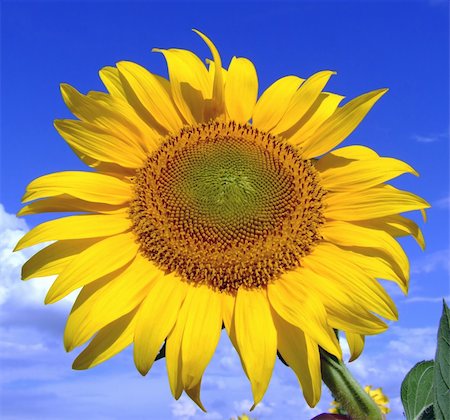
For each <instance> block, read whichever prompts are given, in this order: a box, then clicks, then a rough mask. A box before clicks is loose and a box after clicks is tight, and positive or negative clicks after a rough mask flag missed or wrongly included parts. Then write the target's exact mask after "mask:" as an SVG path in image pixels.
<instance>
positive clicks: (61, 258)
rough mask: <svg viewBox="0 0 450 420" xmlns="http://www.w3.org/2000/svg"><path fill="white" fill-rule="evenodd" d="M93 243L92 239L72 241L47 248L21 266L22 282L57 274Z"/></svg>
mask: <svg viewBox="0 0 450 420" xmlns="http://www.w3.org/2000/svg"><path fill="white" fill-rule="evenodd" d="M95 242H96V240H93V239H74V240H68V241H58V242H55V243H54V244H51V245H49V246H47V247H46V248H44V249H42V250H40V251H39V252H38V253H36V254H34V255H33V256H32V257H31V258H30V259H29V260H28V261H27V262H26V263H25V264H24V265H23V266H22V280H28V279H30V278H32V277H45V276H51V275H54V274H59V273H60V272H61V271H63V270H64V268H65V267H67V265H68V264H69V262H70V261H71V260H72V259H73V258H74V257H75V256H76V255H77V254H79V253H80V252H82V251H84V250H85V249H86V248H88V247H90V246H91V245H93V244H94V243H95Z"/></svg>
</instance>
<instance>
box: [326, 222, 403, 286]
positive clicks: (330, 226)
mask: <svg viewBox="0 0 450 420" xmlns="http://www.w3.org/2000/svg"><path fill="white" fill-rule="evenodd" d="M321 233H322V236H323V238H324V239H325V240H327V241H329V242H331V243H333V244H337V245H341V246H347V247H363V248H371V249H376V250H378V251H379V252H381V253H382V254H386V255H387V256H388V258H389V257H390V259H391V260H393V261H396V262H397V264H398V265H399V267H400V268H401V270H402V273H403V277H408V273H409V261H408V257H407V256H406V254H405V251H403V249H402V247H401V246H400V245H399V244H398V242H397V241H396V240H395V239H394V238H392V236H391V235H389V234H388V233H386V232H385V231H382V230H378V229H370V228H367V227H364V226H358V225H355V224H353V223H346V222H341V221H336V220H335V221H330V222H327V223H326V224H325V225H324V226H323V229H322V230H321Z"/></svg>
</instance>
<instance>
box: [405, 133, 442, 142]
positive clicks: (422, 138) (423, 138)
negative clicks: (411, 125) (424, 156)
mask: <svg viewBox="0 0 450 420" xmlns="http://www.w3.org/2000/svg"><path fill="white" fill-rule="evenodd" d="M447 137H448V133H438V134H428V135H421V134H415V135H414V136H413V139H414V140H415V141H417V142H418V143H436V142H437V141H440V140H442V139H445V138H447Z"/></svg>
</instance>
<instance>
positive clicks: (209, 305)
mask: <svg viewBox="0 0 450 420" xmlns="http://www.w3.org/2000/svg"><path fill="white" fill-rule="evenodd" d="M183 305H187V306H189V309H188V312H187V317H186V324H185V327H184V333H183V342H182V346H181V358H182V363H183V370H182V383H183V387H184V388H185V389H190V388H193V387H194V386H195V385H197V384H198V383H199V382H200V380H201V378H202V376H203V372H204V371H205V369H206V366H207V365H208V363H209V362H210V360H211V358H212V356H213V354H214V352H215V350H216V347H217V343H218V342H219V338H220V331H221V329H222V307H221V297H220V294H219V293H218V292H215V291H213V290H211V289H210V288H209V287H207V286H199V287H190V288H189V291H188V294H187V296H186V301H185V302H184V304H183Z"/></svg>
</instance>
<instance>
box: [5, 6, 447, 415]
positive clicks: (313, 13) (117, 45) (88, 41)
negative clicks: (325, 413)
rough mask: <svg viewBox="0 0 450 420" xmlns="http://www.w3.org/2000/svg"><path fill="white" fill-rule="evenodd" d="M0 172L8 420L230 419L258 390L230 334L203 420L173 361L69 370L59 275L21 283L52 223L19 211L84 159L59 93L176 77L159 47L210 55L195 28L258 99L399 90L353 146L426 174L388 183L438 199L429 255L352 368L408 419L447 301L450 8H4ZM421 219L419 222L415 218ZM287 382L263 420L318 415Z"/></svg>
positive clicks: (210, 380)
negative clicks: (54, 294) (33, 235)
mask: <svg viewBox="0 0 450 420" xmlns="http://www.w3.org/2000/svg"><path fill="white" fill-rule="evenodd" d="M1 8H2V9H1V12H2V13H1V19H2V22H1V27H2V34H1V35H2V46H1V47H2V48H1V50H2V52H1V54H2V57H1V58H2V67H1V76H2V79H1V83H2V86H1V87H2V114H1V130H2V133H1V134H2V150H1V152H2V155H1V158H2V161H1V190H0V191H1V194H0V204H1V205H2V208H1V211H0V229H1V232H0V246H1V248H0V252H1V254H0V260H1V266H0V269H1V272H0V274H1V276H0V309H1V319H0V333H1V338H0V360H1V365H0V366H1V369H2V371H3V372H2V375H1V380H0V386H1V405H0V413H1V414H2V417H4V418H5V419H27V418H46V419H51V418H55V419H56V418H65V419H70V418H80V417H83V416H84V417H89V418H91V419H109V418H114V419H128V418H136V419H139V418H150V419H169V418H185V419H197V418H198V419H203V418H204V419H221V418H223V419H227V418H229V417H231V416H232V415H237V414H240V413H242V412H244V411H245V410H246V409H247V408H249V407H250V405H251V404H250V403H249V401H250V400H251V393H250V387H249V385H248V383H247V381H246V379H245V376H244V374H243V373H242V369H241V368H240V366H239V361H238V358H237V355H236V354H235V352H234V351H233V350H232V349H231V346H230V344H229V342H228V341H227V339H226V338H225V337H222V341H221V343H220V345H219V348H218V351H217V354H216V356H215V357H214V359H213V362H212V363H211V366H210V367H209V368H208V370H207V372H206V375H205V379H204V386H203V400H204V403H205V404H206V406H207V407H208V408H209V414H208V415H204V414H201V413H200V412H199V411H198V410H196V409H195V407H194V406H193V405H191V404H190V402H189V401H187V400H184V399H182V400H181V401H180V402H178V403H174V402H173V401H172V398H171V395H170V391H169V387H168V383H167V379H166V378H165V371H164V362H159V363H157V364H156V365H155V367H154V368H153V369H152V372H151V373H150V375H149V376H147V377H146V378H142V377H141V376H140V375H139V374H138V373H137V371H136V370H135V369H134V367H133V363H132V355H131V353H130V351H126V352H124V353H123V354H121V355H119V356H117V357H116V358H114V359H113V360H110V361H109V362H106V363H105V364H103V365H101V366H99V367H97V368H95V369H93V370H90V371H87V372H75V371H72V370H71V368H70V366H71V362H72V360H73V358H74V357H75V356H74V355H72V354H69V355H67V354H66V353H65V352H64V350H63V346H62V332H63V329H64V322H65V318H66V316H67V313H68V311H69V309H70V302H61V303H58V304H56V305H54V306H50V307H49V306H47V307H45V306H44V305H43V303H42V300H43V296H44V293H45V289H46V288H47V287H48V285H49V282H51V279H36V280H34V281H31V282H28V283H22V282H20V266H21V264H22V263H23V262H24V261H25V260H26V258H27V257H28V256H29V255H31V253H32V250H31V251H25V252H22V253H18V254H14V255H13V254H12V253H11V249H12V247H13V246H14V244H15V242H16V241H17V239H18V238H19V237H20V236H21V235H22V234H23V233H24V232H25V231H26V230H28V229H29V228H31V227H33V226H35V225H36V224H38V223H39V222H41V221H43V220H46V216H32V217H28V218H27V220H26V222H25V221H23V220H18V219H17V218H16V217H15V216H14V214H15V213H16V212H17V211H18V210H19V208H20V197H21V195H22V194H23V192H24V189H25V186H26V184H27V183H28V182H30V181H31V180H32V179H33V178H36V177H38V176H40V175H43V174H46V173H50V172H55V171H60V170H80V169H83V166H82V164H81V163H80V161H79V160H78V159H77V158H76V156H75V155H73V154H72V153H71V151H70V149H69V147H68V146H67V145H66V144H65V143H64V141H63V140H62V139H61V138H60V137H59V135H58V134H57V133H56V131H55V130H54V129H53V125H52V122H53V120H54V119H55V118H70V117H71V115H70V113H69V111H68V110H67V109H66V108H65V106H64V104H63V101H62V99H61V97H60V92H59V83H61V82H67V83H70V84H72V85H74V86H75V87H76V88H78V89H79V90H81V91H82V92H84V93H85V92H87V91H89V90H102V89H103V87H102V85H101V82H100V79H99V78H98V74H97V73H98V70H99V69H100V68H101V67H103V66H106V65H113V64H114V63H116V62H118V61H120V60H131V61H136V62H138V63H140V64H143V65H145V66H147V67H148V68H149V69H150V70H151V71H153V72H155V73H159V74H163V75H165V74H166V67H165V62H164V60H163V57H162V56H161V55H160V54H155V53H151V49H152V48H153V47H163V48H166V47H178V48H186V49H191V50H193V51H194V52H196V53H197V54H198V55H199V56H200V57H201V58H209V57H210V55H209V52H208V50H207V48H206V46H205V45H204V44H203V43H202V41H201V40H200V39H199V38H198V37H197V36H196V35H195V34H194V33H193V32H192V31H191V29H192V28H197V29H199V30H201V31H203V32H205V33H206V34H207V35H208V36H209V37H211V38H212V39H213V41H214V42H215V43H216V45H217V47H218V48H219V50H220V52H221V55H222V58H223V61H224V62H225V64H226V65H228V63H229V61H230V59H231V58H232V56H233V55H237V56H243V57H247V58H249V59H251V60H252V61H253V62H254V63H255V66H256V68H257V71H258V76H259V83H260V93H261V91H262V90H263V89H264V88H265V87H267V86H268V85H269V84H270V83H272V82H273V81H274V80H275V79H277V78H279V77H281V76H285V75H288V74H296V75H299V76H303V77H304V76H309V75H311V74H312V73H314V72H316V71H319V70H324V69H330V70H335V71H337V75H336V76H334V78H333V79H332V80H331V81H330V84H329V85H328V88H329V89H330V90H331V91H334V92H337V93H340V94H343V95H345V96H346V97H348V98H352V97H354V96H356V95H359V94H361V93H364V92H367V91H369V90H372V89H376V88H381V87H389V88H390V91H389V93H388V94H387V95H385V96H384V97H383V98H382V100H381V101H380V102H379V103H378V104H377V105H376V106H375V108H374V109H373V110H372V111H371V112H370V114H369V116H368V117H367V118H366V120H365V121H364V122H363V123H362V124H361V125H360V127H359V128H358V129H357V130H356V131H355V132H354V133H353V134H352V135H351V136H350V137H349V138H348V139H347V140H346V143H345V144H365V145H368V146H370V147H372V148H374V149H376V150H377V151H378V153H379V154H381V155H385V156H393V157H396V158H399V159H402V160H405V161H407V162H408V163H410V164H411V165H412V166H414V167H415V168H416V169H417V170H418V171H419V173H420V175H421V176H420V178H415V177H413V176H411V175H405V176H403V177H402V178H400V179H398V180H396V181H395V182H394V185H396V186H398V187H400V188H404V189H407V190H410V191H413V192H415V193H417V194H419V195H421V196H423V197H424V198H426V199H427V200H428V201H429V202H430V203H431V204H432V206H433V207H432V209H431V210H430V211H429V212H428V222H427V223H426V224H425V225H423V230H424V235H425V238H426V241H427V249H426V251H425V252H421V251H420V249H419V248H418V247H417V246H416V244H415V243H414V241H413V240H412V239H410V238H407V239H405V240H401V243H402V245H404V247H405V249H406V251H407V253H408V255H409V256H410V260H411V273H412V274H411V291H410V294H409V296H408V297H406V298H405V297H403V296H402V295H401V294H400V293H399V292H398V291H397V290H396V289H395V288H394V287H391V285H390V284H387V285H386V287H387V288H388V290H389V291H390V292H391V293H392V295H393V296H394V298H395V301H396V302H397V304H398V307H399V313H400V320H399V322H398V323H395V324H393V325H392V328H391V329H390V330H389V332H387V333H385V334H384V335H381V336H378V337H369V338H368V339H367V346H366V350H365V353H364V355H363V356H362V357H361V358H360V360H358V361H357V362H354V363H353V364H351V365H350V368H351V369H352V370H353V371H354V372H355V375H356V376H357V378H358V379H360V380H361V381H362V382H363V383H364V384H372V385H373V386H375V387H378V386H382V387H383V390H384V391H385V392H386V393H387V394H388V395H389V396H390V397H391V400H392V404H391V405H392V408H393V413H392V415H391V416H390V417H391V418H393V419H396V418H400V417H401V408H400V404H399V385H400V383H401V379H402V378H403V377H404V375H405V373H406V372H407V371H408V370H409V369H410V368H411V367H412V366H413V365H414V364H415V363H416V362H417V361H419V360H422V359H426V358H432V357H433V354H434V351H435V347H434V346H435V344H434V338H435V334H436V328H437V324H438V319H439V315H440V311H441V304H440V299H441V298H442V297H443V296H446V297H447V296H448V295H449V284H448V278H449V277H448V275H449V266H448V258H449V244H448V220H449V219H448V211H449V179H448V169H449V168H448V162H449V136H448V114H449V106H448V91H449V81H448V80H449V78H448V70H449V68H448V63H449V56H448V48H449V46H448V35H449V33H448V32H449V30H448V3H447V2H446V1H438V0H430V1H415V2H412V1H410V2H407V1H390V2H389V1H384V2H375V1H368V2H366V1H360V2H356V1H354V2H337V1H328V2H322V1H314V2H313V1H310V2H300V1H299V2H256V1H251V2H246V3H244V2H237V1H231V2H228V3H222V2H215V1H214V2H187V1H185V2H178V3H171V2H165V3H158V2H144V1H135V2H118V1H117V2H110V1H96V2H89V1H80V2H71V1H41V2H40V1H29V2H22V1H3V2H2V4H1ZM411 217H412V218H414V219H415V220H418V221H419V220H420V218H419V217H418V215H412V216H411ZM329 400H330V398H329V395H328V393H327V392H326V390H324V398H323V400H322V401H321V403H320V404H319V408H318V409H316V410H311V411H310V410H308V409H307V408H306V406H305V404H304V402H303V399H302V397H301V394H300V392H299V389H298V385H297V383H296V379H295V377H294V375H293V374H292V372H290V371H289V370H288V369H286V368H284V366H282V365H277V366H276V369H275V373H274V378H273V380H272V383H271V385H270V388H269V391H268V393H267V395H266V397H265V399H264V401H263V404H261V405H260V406H259V407H258V408H257V410H256V411H255V414H254V415H255V417H258V418H261V419H263V418H272V419H277V418H300V419H303V418H305V419H307V418H310V417H313V415H314V414H316V413H318V412H319V410H320V409H321V408H322V409H325V410H326V409H327V407H328V402H329Z"/></svg>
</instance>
